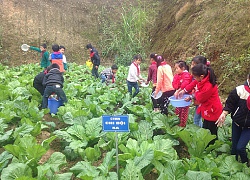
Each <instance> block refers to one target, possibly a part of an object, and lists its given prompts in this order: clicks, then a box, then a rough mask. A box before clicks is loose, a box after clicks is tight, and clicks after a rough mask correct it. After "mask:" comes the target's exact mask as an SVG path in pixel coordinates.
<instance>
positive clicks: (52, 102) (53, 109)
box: [48, 98, 62, 114]
mask: <svg viewBox="0 0 250 180" xmlns="http://www.w3.org/2000/svg"><path fill="white" fill-rule="evenodd" d="M61 105H62V100H61V99H59V100H57V99H55V98H49V99H48V108H49V109H50V114H52V113H53V114H56V113H57V111H58V108H59V107H60V106H61Z"/></svg>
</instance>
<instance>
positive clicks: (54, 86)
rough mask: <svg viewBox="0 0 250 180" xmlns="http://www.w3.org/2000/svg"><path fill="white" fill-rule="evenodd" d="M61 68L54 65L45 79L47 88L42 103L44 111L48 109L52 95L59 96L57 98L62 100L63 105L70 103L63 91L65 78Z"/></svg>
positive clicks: (44, 82)
mask: <svg viewBox="0 0 250 180" xmlns="http://www.w3.org/2000/svg"><path fill="white" fill-rule="evenodd" d="M59 68H60V67H59V66H58V64H55V63H53V64H52V65H51V69H50V71H49V72H48V73H47V74H46V75H45V77H44V78H43V85H44V87H45V90H44V94H43V103H42V108H43V109H44V108H47V106H48V98H49V96H50V95H51V94H52V93H55V94H57V96H58V97H59V98H60V99H61V100H62V104H64V103H65V102H67V101H68V100H67V97H66V94H65V93H64V91H63V89H62V88H63V83H64V78H63V74H62V73H61V72H60V69H59Z"/></svg>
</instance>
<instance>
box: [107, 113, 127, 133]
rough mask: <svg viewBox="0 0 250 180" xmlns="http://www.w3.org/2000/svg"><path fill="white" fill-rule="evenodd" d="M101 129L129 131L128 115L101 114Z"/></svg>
mask: <svg viewBox="0 0 250 180" xmlns="http://www.w3.org/2000/svg"><path fill="white" fill-rule="evenodd" d="M102 130H103V131H105V132H129V121H128V115H120V116H107V115H103V116H102Z"/></svg>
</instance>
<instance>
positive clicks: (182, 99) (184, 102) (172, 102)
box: [169, 94, 191, 107]
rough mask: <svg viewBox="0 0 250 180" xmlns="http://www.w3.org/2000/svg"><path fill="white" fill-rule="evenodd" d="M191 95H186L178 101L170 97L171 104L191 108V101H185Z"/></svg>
mask: <svg viewBox="0 0 250 180" xmlns="http://www.w3.org/2000/svg"><path fill="white" fill-rule="evenodd" d="M188 96H189V95H188V94H184V95H183V97H182V98H179V99H176V98H175V97H174V96H171V97H169V101H170V104H171V105H172V106H174V107H186V106H190V104H191V101H185V100H184V99H185V98H187V97H188Z"/></svg>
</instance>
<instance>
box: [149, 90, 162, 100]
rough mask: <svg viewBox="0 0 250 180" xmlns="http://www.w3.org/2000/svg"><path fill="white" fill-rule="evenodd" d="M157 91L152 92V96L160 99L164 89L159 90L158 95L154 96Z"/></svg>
mask: <svg viewBox="0 0 250 180" xmlns="http://www.w3.org/2000/svg"><path fill="white" fill-rule="evenodd" d="M154 94H155V91H154V92H153V93H152V94H151V97H152V98H154V99H159V98H160V97H161V96H162V91H159V92H158V94H157V95H156V97H154Z"/></svg>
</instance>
